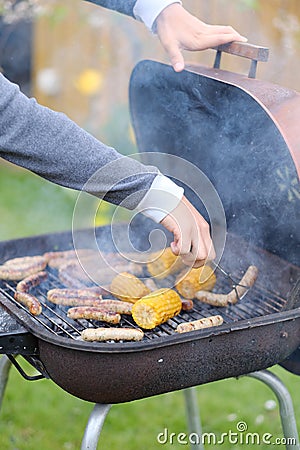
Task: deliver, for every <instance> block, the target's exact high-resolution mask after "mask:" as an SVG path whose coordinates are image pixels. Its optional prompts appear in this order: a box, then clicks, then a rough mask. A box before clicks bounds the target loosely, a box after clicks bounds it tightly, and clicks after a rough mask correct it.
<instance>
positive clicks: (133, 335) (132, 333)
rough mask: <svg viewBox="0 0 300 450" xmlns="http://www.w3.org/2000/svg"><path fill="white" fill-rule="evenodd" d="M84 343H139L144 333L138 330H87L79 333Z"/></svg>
mask: <svg viewBox="0 0 300 450" xmlns="http://www.w3.org/2000/svg"><path fill="white" fill-rule="evenodd" d="M81 337H82V339H84V340H85V341H99V342H100V341H110V340H114V341H141V340H142V339H143V337H144V333H143V331H142V330H140V329H139V328H88V329H86V330H83V331H82V333H81Z"/></svg>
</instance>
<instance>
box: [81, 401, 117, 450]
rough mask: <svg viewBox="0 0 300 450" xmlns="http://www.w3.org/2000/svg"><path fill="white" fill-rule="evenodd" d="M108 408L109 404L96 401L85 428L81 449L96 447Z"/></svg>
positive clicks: (86, 449) (94, 449) (93, 449)
mask: <svg viewBox="0 0 300 450" xmlns="http://www.w3.org/2000/svg"><path fill="white" fill-rule="evenodd" d="M110 408H111V405H101V404H99V403H96V405H95V406H94V409H93V411H92V412H91V414H90V417H89V420H88V423H87V426H86V428H85V432H84V436H83V439H82V443H81V450H96V449H97V444H98V441H99V438H100V433H101V430H102V427H103V424H104V421H105V418H106V416H107V414H108V412H109V410H110Z"/></svg>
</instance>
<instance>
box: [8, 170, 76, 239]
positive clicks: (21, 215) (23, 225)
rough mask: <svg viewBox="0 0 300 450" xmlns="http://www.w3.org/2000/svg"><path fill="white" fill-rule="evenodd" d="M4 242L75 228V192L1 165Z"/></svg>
mask: <svg viewBox="0 0 300 450" xmlns="http://www.w3.org/2000/svg"><path fill="white" fill-rule="evenodd" d="M0 193H1V194H0V240H6V239H12V238H17V237H23V236H29V235H34V234H43V233H49V232H52V231H60V230H67V229H70V228H71V220H72V214H73V207H74V203H75V200H76V197H77V194H76V193H75V192H74V191H71V190H69V189H65V188H61V187H59V186H56V185H54V184H52V183H50V182H48V181H45V180H43V179H42V178H40V177H38V176H37V175H33V174H30V173H28V172H26V171H24V170H16V169H14V168H12V167H11V166H10V165H4V166H1V165H0Z"/></svg>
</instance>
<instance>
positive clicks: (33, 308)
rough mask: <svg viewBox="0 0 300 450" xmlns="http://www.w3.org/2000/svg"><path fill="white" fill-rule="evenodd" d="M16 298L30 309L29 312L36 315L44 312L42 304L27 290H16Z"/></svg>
mask: <svg viewBox="0 0 300 450" xmlns="http://www.w3.org/2000/svg"><path fill="white" fill-rule="evenodd" d="M14 297H15V300H16V301H17V302H19V303H22V305H24V306H26V307H27V308H28V309H29V312H31V314H33V315H34V316H38V315H40V314H41V312H42V305H41V303H40V302H39V301H38V299H37V298H36V297H34V295H31V294H28V293H27V292H18V291H16V292H15V295H14Z"/></svg>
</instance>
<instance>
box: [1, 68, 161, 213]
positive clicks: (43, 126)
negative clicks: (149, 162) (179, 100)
mask: <svg viewBox="0 0 300 450" xmlns="http://www.w3.org/2000/svg"><path fill="white" fill-rule="evenodd" d="M0 129H1V133H0V157H2V158H4V159H7V160H8V161H10V162H12V163H14V164H17V165H19V166H21V167H24V168H26V169H28V170H30V171H32V172H34V173H36V174H38V175H40V176H41V177H43V178H46V179H47V180H49V181H52V182H53V183H56V184H59V185H62V186H65V187H68V188H72V189H76V190H81V189H82V188H83V186H84V185H85V183H86V182H87V181H88V180H89V179H90V177H91V176H92V175H93V174H94V173H95V172H96V171H97V170H98V169H100V168H103V167H104V166H106V165H107V164H109V163H111V162H115V164H114V166H115V167H114V168H112V166H107V170H104V171H103V172H101V174H102V177H101V179H98V180H97V183H90V185H89V192H90V193H91V194H93V195H96V196H97V197H100V198H103V197H105V200H107V201H109V202H111V203H115V204H120V203H121V202H122V204H123V206H124V207H126V208H128V209H134V208H135V207H136V206H137V205H138V203H139V202H140V201H141V199H142V198H143V197H144V195H145V193H146V191H147V190H148V189H149V188H150V186H151V184H152V182H153V180H154V179H155V178H156V175H157V173H158V170H157V169H156V168H155V167H148V166H144V165H142V164H140V163H139V162H137V161H135V160H133V159H131V158H126V157H122V155H120V154H119V153H118V152H117V151H116V150H114V149H113V148H111V147H107V146H106V145H105V144H103V143H101V142H99V141H98V140H97V139H95V138H94V137H93V136H91V135H90V134H89V133H87V132H85V131H84V130H83V129H81V128H80V127H79V126H77V125H76V124H75V123H74V122H72V121H71V120H70V119H69V118H68V117H67V116H66V115H64V114H62V113H57V112H55V111H52V110H50V109H48V108H45V107H43V106H41V105H39V104H38V103H37V102H36V101H35V99H29V98H27V97H26V96H25V95H24V94H22V93H21V92H20V90H19V88H18V86H16V85H15V84H13V83H11V82H9V81H8V80H7V79H6V78H5V77H4V76H3V75H1V74H0ZM120 179H121V181H120ZM106 192H107V194H106Z"/></svg>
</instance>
